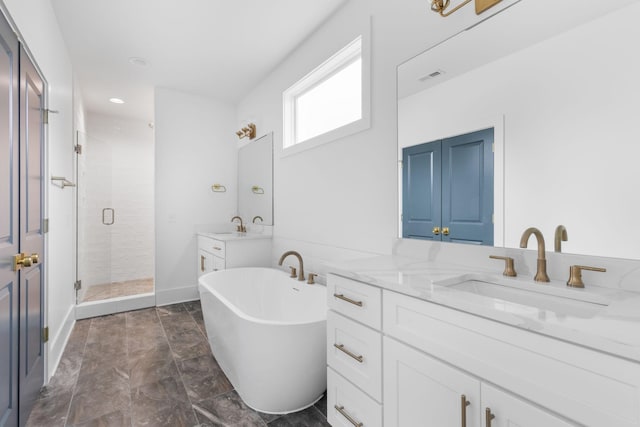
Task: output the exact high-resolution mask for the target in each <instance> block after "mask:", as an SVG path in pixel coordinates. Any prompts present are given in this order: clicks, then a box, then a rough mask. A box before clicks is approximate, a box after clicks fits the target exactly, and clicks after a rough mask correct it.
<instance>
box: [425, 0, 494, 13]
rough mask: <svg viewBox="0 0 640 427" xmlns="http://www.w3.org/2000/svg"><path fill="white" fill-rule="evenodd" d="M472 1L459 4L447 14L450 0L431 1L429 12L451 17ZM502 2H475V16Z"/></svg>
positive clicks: (480, 0)
mask: <svg viewBox="0 0 640 427" xmlns="http://www.w3.org/2000/svg"><path fill="white" fill-rule="evenodd" d="M471 1H472V0H465V1H464V2H462V3H460V4H459V5H458V6H456V7H454V8H453V9H451V10H450V11H449V12H446V13H445V10H446V9H447V8H448V7H449V3H450V2H451V1H450V0H431V10H432V11H434V12H436V13H439V14H440V16H442V17H446V16H449V15H451V14H452V13H453V12H455V11H456V10H458V9H460V8H461V7H462V6H464V5H466V4H468V3H471ZM501 1H502V0H475V3H476V15H480V14H481V13H482V12H484V11H485V10H487V9H489V8H490V7H492V6H495V5H496V4H498V3H500V2H501Z"/></svg>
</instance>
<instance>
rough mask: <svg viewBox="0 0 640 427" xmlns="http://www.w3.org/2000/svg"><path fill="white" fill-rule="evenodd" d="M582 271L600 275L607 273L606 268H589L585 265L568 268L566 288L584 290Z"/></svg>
mask: <svg viewBox="0 0 640 427" xmlns="http://www.w3.org/2000/svg"><path fill="white" fill-rule="evenodd" d="M582 270H589V271H599V272H601V273H604V272H606V271H607V269H606V268H599V267H589V266H587V265H572V266H571V267H569V280H567V286H569V287H572V288H584V282H583V281H582Z"/></svg>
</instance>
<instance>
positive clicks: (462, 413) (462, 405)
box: [460, 394, 471, 427]
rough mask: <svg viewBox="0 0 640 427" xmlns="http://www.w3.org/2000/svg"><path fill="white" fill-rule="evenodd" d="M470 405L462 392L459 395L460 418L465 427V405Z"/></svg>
mask: <svg viewBox="0 0 640 427" xmlns="http://www.w3.org/2000/svg"><path fill="white" fill-rule="evenodd" d="M469 405H471V402H469V401H468V400H467V396H465V395H464V394H463V395H462V396H460V419H461V420H462V427H467V406H469Z"/></svg>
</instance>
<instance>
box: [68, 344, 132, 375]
mask: <svg viewBox="0 0 640 427" xmlns="http://www.w3.org/2000/svg"><path fill="white" fill-rule="evenodd" d="M128 363H129V359H128V356H127V348H126V344H125V341H124V340H113V341H107V342H104V343H102V342H100V343H89V344H87V348H86V350H85V354H84V358H83V360H82V366H81V368H80V378H83V377H85V376H88V375H92V374H95V373H96V372H100V371H105V370H111V369H119V370H121V371H125V372H126V370H127V368H128Z"/></svg>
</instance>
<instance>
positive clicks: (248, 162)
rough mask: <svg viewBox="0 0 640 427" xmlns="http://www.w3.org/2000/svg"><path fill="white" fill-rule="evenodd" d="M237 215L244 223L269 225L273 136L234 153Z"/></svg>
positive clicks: (257, 140)
mask: <svg viewBox="0 0 640 427" xmlns="http://www.w3.org/2000/svg"><path fill="white" fill-rule="evenodd" d="M238 213H239V214H240V216H241V217H242V218H245V219H246V221H247V222H249V221H252V222H254V223H256V224H263V225H273V133H268V134H266V135H264V136H262V137H260V138H258V139H256V140H255V141H251V142H249V143H248V144H247V145H244V146H242V147H241V148H240V149H239V151H238Z"/></svg>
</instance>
